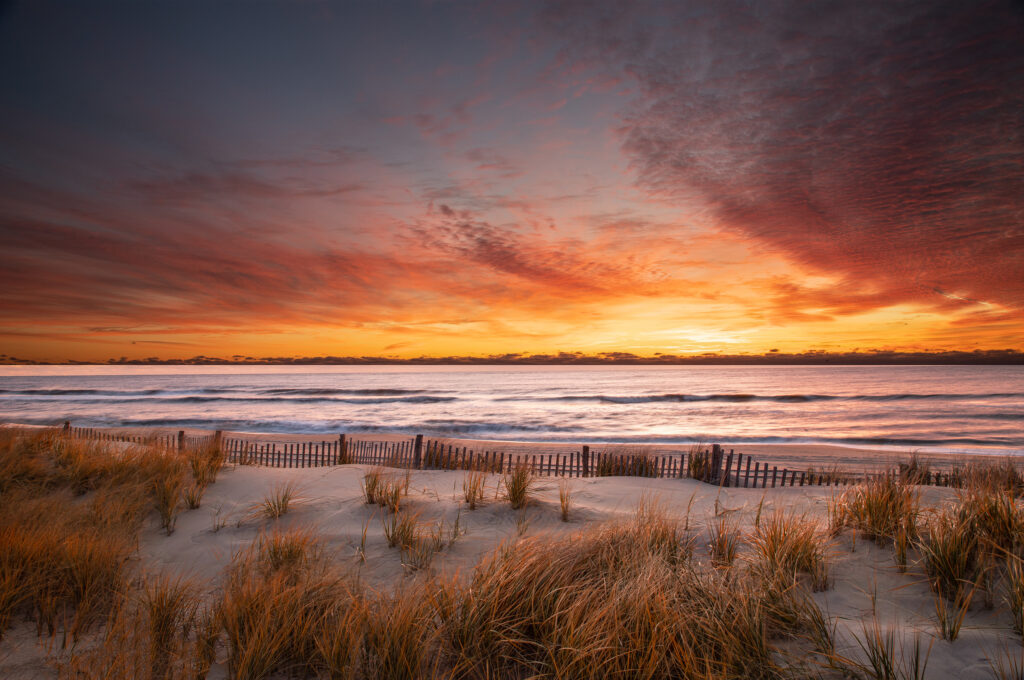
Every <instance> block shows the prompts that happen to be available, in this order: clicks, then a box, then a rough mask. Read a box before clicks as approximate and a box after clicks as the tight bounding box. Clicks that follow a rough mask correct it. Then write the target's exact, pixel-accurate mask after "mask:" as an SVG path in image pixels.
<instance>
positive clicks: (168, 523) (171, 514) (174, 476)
mask: <svg viewBox="0 0 1024 680" xmlns="http://www.w3.org/2000/svg"><path fill="white" fill-rule="evenodd" d="M166 457H167V459H168V463H167V465H166V466H165V468H164V470H163V474H161V475H159V476H157V477H155V478H154V479H153V480H152V481H151V482H150V491H151V493H152V495H153V507H154V508H155V509H156V511H157V514H158V515H159V516H160V527H161V528H162V529H163V530H164V531H166V532H167V535H168V536H169V535H171V534H172V533H173V532H174V525H175V523H176V522H177V518H178V513H179V512H180V511H181V500H182V493H183V492H184V491H185V466H184V464H182V463H181V461H180V460H176V459H172V458H171V456H170V455H169V454H168V455H167V456H166ZM172 461H173V464H172Z"/></svg>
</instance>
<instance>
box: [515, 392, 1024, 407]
mask: <svg viewBox="0 0 1024 680" xmlns="http://www.w3.org/2000/svg"><path fill="white" fill-rule="evenodd" d="M1021 397H1024V393H1017V392H996V393H989V394H943V393H933V394H855V395H838V394H729V393H723V394H646V395H636V396H631V395H630V396H627V395H623V396H617V395H607V394H568V395H562V396H556V397H525V396H520V397H499V398H498V399H496V400H495V401H564V402H576V401H585V402H604V403H610V404H649V403H657V402H700V401H717V402H750V401H766V402H781V403H802V402H812V401H868V402H871V401H877V402H887V401H904V400H917V399H950V400H961V399H1012V398H1021Z"/></svg>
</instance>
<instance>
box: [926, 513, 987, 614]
mask: <svg viewBox="0 0 1024 680" xmlns="http://www.w3.org/2000/svg"><path fill="white" fill-rule="evenodd" d="M917 548H918V550H919V551H920V553H921V557H922V562H923V566H924V571H925V573H926V574H927V576H928V582H929V584H930V586H931V588H932V590H933V591H934V592H936V593H938V594H939V595H941V596H943V597H945V598H946V599H947V600H950V601H962V599H963V597H964V593H965V592H966V590H967V589H968V588H969V587H971V586H973V584H974V582H975V580H976V579H977V578H978V568H979V559H978V556H979V548H980V539H979V536H978V532H977V528H976V526H975V523H974V522H973V521H971V518H970V516H968V515H965V514H962V513H960V512H959V511H958V510H957V509H956V508H947V509H946V510H944V511H941V512H937V513H935V514H934V515H933V516H932V517H931V518H930V519H929V521H928V524H927V528H926V531H924V532H923V533H922V535H921V537H920V538H919V540H918V541H917Z"/></svg>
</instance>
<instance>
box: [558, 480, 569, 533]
mask: <svg viewBox="0 0 1024 680" xmlns="http://www.w3.org/2000/svg"><path fill="white" fill-rule="evenodd" d="M558 507H559V511H560V515H561V517H562V521H563V522H568V521H569V509H570V508H571V507H572V485H571V483H570V482H569V479H568V478H566V477H563V478H561V479H559V480H558Z"/></svg>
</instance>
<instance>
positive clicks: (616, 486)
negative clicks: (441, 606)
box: [0, 465, 1021, 680]
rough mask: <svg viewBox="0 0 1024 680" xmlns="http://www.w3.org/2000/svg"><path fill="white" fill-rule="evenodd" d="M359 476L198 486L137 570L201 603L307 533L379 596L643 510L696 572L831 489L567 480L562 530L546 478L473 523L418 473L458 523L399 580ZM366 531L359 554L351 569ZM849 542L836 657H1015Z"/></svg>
mask: <svg viewBox="0 0 1024 680" xmlns="http://www.w3.org/2000/svg"><path fill="white" fill-rule="evenodd" d="M367 470H368V468H367V467H366V466H361V465H346V466H339V467H328V468H313V469H272V468H260V467H250V466H231V467H228V468H226V469H225V470H224V471H222V473H221V475H220V477H219V478H218V480H217V482H216V483H215V484H213V485H212V486H211V487H209V489H208V490H207V492H206V495H205V497H204V499H203V503H202V506H201V507H200V508H198V509H196V510H188V511H185V512H183V513H182V514H181V516H180V517H179V519H178V523H177V529H176V531H174V533H173V534H171V535H170V536H167V535H165V534H164V533H163V532H162V531H161V530H160V529H159V527H158V525H157V522H156V520H155V518H154V519H152V520H151V521H150V522H148V523H147V526H146V528H145V529H144V530H143V532H142V534H141V537H140V541H139V550H138V565H137V566H138V567H139V569H140V570H141V571H142V572H145V573H157V572H161V573H171V574H184V575H188V576H190V577H192V578H194V579H196V580H197V581H199V582H201V583H203V584H206V585H205V588H206V592H207V593H208V594H210V595H211V596H212V595H213V594H214V593H215V592H216V590H217V588H218V585H219V583H220V581H221V579H222V578H223V574H224V568H225V566H226V565H227V564H228V563H229V561H230V560H231V557H232V555H233V554H234V553H236V552H237V551H239V550H241V549H243V548H244V547H246V546H248V545H249V544H250V543H251V542H252V541H253V540H254V539H255V538H256V537H257V536H258V535H259V533H260V532H261V531H265V530H267V529H269V528H271V527H274V526H276V527H280V528H288V527H307V528H310V529H313V530H315V532H316V533H317V534H319V535H320V536H322V537H323V538H324V539H325V540H326V541H327V545H328V548H329V551H330V552H331V553H332V554H333V556H334V559H335V560H337V561H338V562H339V563H340V564H342V565H344V567H345V568H346V569H347V570H348V571H349V572H350V573H353V574H356V575H358V577H359V579H360V580H361V582H362V583H363V584H365V586H366V587H368V588H374V589H380V590H384V591H390V590H391V589H392V588H394V587H395V586H397V585H399V584H400V583H403V582H405V581H407V580H410V579H418V578H440V577H444V576H455V577H457V578H465V577H467V576H469V575H470V574H471V572H472V569H473V567H474V565H475V564H476V563H477V562H478V561H479V560H480V558H481V557H482V556H484V555H486V554H488V553H489V552H491V551H493V550H494V549H495V548H497V547H498V546H499V545H501V544H503V543H508V542H514V541H515V540H517V538H518V537H519V536H521V535H526V536H536V535H545V534H546V535H554V536H559V535H563V536H564V535H570V534H573V533H575V532H579V531H581V530H583V529H584V528H586V527H588V526H592V525H595V524H597V523H601V522H606V521H614V520H618V519H627V518H629V517H631V516H633V514H634V512H635V510H636V508H637V505H638V503H639V502H640V500H641V499H648V500H654V501H656V502H657V503H659V504H661V505H662V506H663V507H665V508H666V509H667V510H669V511H670V512H671V513H673V514H675V515H677V516H680V517H682V516H688V520H687V521H688V524H689V526H690V528H691V530H693V531H694V532H696V535H697V536H698V539H699V540H698V542H697V546H698V547H697V550H696V554H695V559H697V560H698V561H707V560H708V552H707V546H706V544H707V538H706V534H705V530H704V526H705V524H706V523H707V522H708V520H709V518H711V517H713V516H714V515H715V513H716V511H717V512H718V513H719V514H722V513H727V514H731V515H733V516H735V517H736V518H738V519H739V521H740V525H741V526H742V528H743V530H744V531H745V532H750V531H752V525H753V522H754V517H755V515H756V514H757V513H758V511H759V506H762V507H760V512H761V513H763V514H765V515H767V514H768V513H771V512H772V511H773V510H774V509H782V510H785V511H788V512H793V513H800V514H806V515H808V516H810V517H813V518H815V519H816V520H817V521H818V522H819V524H820V526H821V527H822V529H824V527H825V526H826V523H827V503H828V500H829V498H830V497H831V496H832V495H833V494H834V493H837V491H836V490H835V489H834V488H820V487H806V488H799V487H796V488H785V489H767V490H762V489H758V490H753V489H730V488H726V489H719V488H717V487H714V486H711V485H707V484H703V483H699V482H696V481H693V480H675V479H640V478H625V477H604V478H589V479H572V480H571V482H570V484H571V489H572V498H573V507H572V510H571V514H570V521H569V522H562V521H561V519H560V513H559V502H558V486H557V480H555V479H553V478H540V479H538V480H537V482H536V486H535V488H534V492H533V496H532V501H531V503H530V504H529V505H528V506H527V508H526V509H525V510H523V511H518V510H512V509H511V508H510V506H509V504H508V502H507V501H505V500H503V499H502V498H501V497H500V496H501V494H500V493H499V492H498V485H499V477H498V476H497V475H490V476H488V478H487V480H486V492H485V501H484V503H483V505H482V506H481V507H479V508H478V509H476V510H475V511H470V510H468V509H467V508H466V506H465V503H463V502H462V482H463V479H464V476H465V474H466V473H464V472H462V471H417V472H412V473H410V477H409V480H410V491H409V497H408V504H407V507H408V508H409V509H411V510H412V511H414V512H416V513H418V514H419V518H420V520H421V521H425V522H426V521H436V520H439V519H442V518H443V519H444V520H445V521H446V522H447V523H448V525H449V526H450V525H451V524H452V523H454V522H455V521H456V518H458V522H459V526H460V527H461V528H462V529H463V530H464V531H465V533H464V535H463V536H461V537H460V538H459V539H458V540H457V541H455V542H454V543H453V544H452V545H451V546H449V547H448V548H446V549H445V550H444V551H442V552H440V553H438V554H437V556H436V558H435V560H434V562H433V566H432V568H431V572H430V573H423V572H419V573H410V572H409V570H408V569H407V568H406V567H404V566H403V565H402V563H401V558H400V553H399V551H398V550H397V549H394V548H389V547H388V546H387V544H386V541H385V539H384V536H383V530H382V510H381V509H380V508H378V507H377V506H375V505H367V504H366V503H365V502H364V499H363V496H362V491H361V481H362V479H363V475H364V474H365V473H366V472H367ZM394 474H396V475H403V474H404V473H403V472H399V471H394ZM286 483H292V484H294V485H295V487H296V488H297V490H298V492H297V496H298V499H297V500H296V501H295V503H294V507H293V508H292V509H291V510H290V511H289V512H288V513H287V514H286V515H284V516H283V517H282V518H280V519H278V520H268V519H265V518H262V517H260V516H258V514H257V513H255V512H254V508H255V507H256V506H257V505H258V504H259V503H260V501H261V500H262V499H263V498H264V497H265V496H266V495H267V494H268V493H269V492H270V491H271V490H272V489H274V488H275V487H278V486H280V485H282V484H286ZM921 493H922V496H921V501H922V506H924V507H940V506H942V505H943V504H945V503H948V502H950V501H952V500H954V499H955V493H954V491H952V490H950V489H944V488H932V487H928V488H923V489H922V490H921ZM762 504H763V505H762ZM364 530H365V532H366V541H365V554H364V557H360V550H359V549H360V543H361V540H362V536H363V532H364ZM852 536H853V534H852V533H851V532H847V533H846V534H844V535H842V536H840V537H839V538H837V539H835V540H833V541H832V543H831V544H830V547H829V559H830V566H829V572H830V575H831V579H832V586H831V588H830V589H828V590H826V591H824V592H820V593H816V594H815V595H814V598H815V600H816V602H817V603H818V604H819V606H820V608H821V610H822V612H823V613H825V615H826V616H827V617H828V618H829V619H830V620H832V621H834V623H835V625H836V630H837V641H838V645H837V650H836V651H837V652H838V653H839V654H843V655H849V656H851V657H854V658H863V651H862V650H861V649H860V647H859V645H858V643H857V642H856V638H855V636H860V637H863V635H864V631H863V626H864V625H867V623H868V622H871V621H872V620H873V619H874V618H877V620H878V621H879V622H880V623H881V625H882V626H883V627H884V628H890V627H892V628H895V629H896V630H897V631H898V632H899V637H900V638H901V639H902V640H903V641H904V643H905V645H906V648H907V650H909V649H910V646H911V645H912V640H913V637H914V636H915V635H918V634H919V635H920V636H921V639H922V644H923V648H924V649H929V648H930V652H929V659H928V673H927V677H929V678H958V679H959V680H965V679H968V678H982V677H992V675H991V671H990V667H989V662H988V658H996V657H997V656H998V655H999V654H1000V653H1001V651H1002V650H1003V649H1004V648H1006V649H1010V650H1013V653H1014V654H1016V655H1017V656H1019V654H1020V644H1021V642H1020V637H1019V636H1015V635H1014V634H1013V632H1012V629H1011V625H1012V621H1011V616H1010V614H1009V612H1008V611H1007V610H1006V609H1005V608H1004V607H1002V606H1001V605H1000V603H998V602H997V603H996V604H995V606H994V607H993V608H992V609H985V608H984V607H982V606H981V605H980V604H975V605H972V608H971V610H970V612H969V614H968V615H967V619H966V622H965V624H964V627H963V630H962V632H961V634H960V637H959V639H957V640H956V641H955V642H952V643H951V642H947V641H944V640H942V639H938V638H937V637H936V636H937V632H936V618H935V600H934V597H933V595H932V594H931V592H930V591H929V588H928V586H927V584H926V582H925V579H924V574H923V572H922V570H921V567H920V565H915V564H914V563H913V562H914V559H913V558H914V555H913V553H912V561H911V562H912V563H911V567H910V569H909V570H908V572H907V573H905V574H901V573H899V572H898V571H897V570H896V567H895V564H894V561H893V556H892V550H891V549H890V548H880V547H877V546H875V545H874V544H872V543H870V542H868V541H866V540H863V539H861V540H856V541H854V540H853V539H852ZM748 551H749V548H748V547H746V546H741V548H740V556H741V558H742V556H743V555H744V554H745V553H747V552H748ZM53 645H54V642H53V641H51V640H47V639H45V638H44V639H43V640H41V641H37V639H36V637H35V630H34V626H32V625H31V624H25V623H19V624H17V625H15V626H14V627H13V628H12V629H11V630H10V631H9V632H8V635H7V636H6V637H5V639H4V640H3V642H2V643H0V677H4V678H17V679H22V678H25V679H27V678H44V677H47V678H48V677H56V672H55V670H54V669H53V668H52V667H50V666H47V662H46V661H45V659H46V657H47V649H48V648H50V651H55V650H53V649H52V647H53ZM58 646H59V645H58ZM782 647H783V648H785V643H783V645H782ZM220 661H221V662H220V663H218V664H217V665H216V666H215V667H214V669H213V672H212V673H211V675H210V677H211V678H224V677H227V676H226V672H227V671H226V666H225V664H224V663H223V659H221V660H220Z"/></svg>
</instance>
